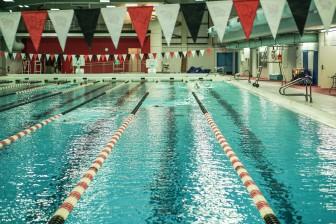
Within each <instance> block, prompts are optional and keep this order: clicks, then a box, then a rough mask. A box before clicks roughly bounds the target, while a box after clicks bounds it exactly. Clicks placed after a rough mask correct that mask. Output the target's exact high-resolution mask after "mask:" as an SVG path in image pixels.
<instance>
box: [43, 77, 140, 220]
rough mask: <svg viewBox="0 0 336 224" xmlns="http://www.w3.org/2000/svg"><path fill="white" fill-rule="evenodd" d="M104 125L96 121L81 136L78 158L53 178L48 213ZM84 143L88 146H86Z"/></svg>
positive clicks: (60, 198)
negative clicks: (52, 191)
mask: <svg viewBox="0 0 336 224" xmlns="http://www.w3.org/2000/svg"><path fill="white" fill-rule="evenodd" d="M143 84H144V83H140V84H137V85H136V86H135V87H133V88H131V89H130V90H127V91H126V92H125V93H124V94H123V95H122V96H121V97H119V98H118V99H117V101H116V102H115V103H114V105H115V106H119V107H120V106H123V105H124V104H125V103H126V101H127V99H129V98H130V97H131V96H132V95H133V94H134V93H135V92H136V91H137V90H138V89H139V87H140V86H141V85H143ZM141 92H142V91H141ZM139 94H140V93H139ZM142 95H143V94H142ZM111 115H113V114H111ZM105 123H106V121H105V120H99V121H96V122H95V123H94V124H93V125H92V126H91V128H90V130H89V131H88V132H86V133H85V134H83V135H82V136H84V135H85V136H87V138H85V142H84V143H83V146H82V147H81V148H79V149H78V150H76V152H78V154H76V155H78V156H77V157H76V158H75V159H72V160H71V161H67V163H65V164H64V165H63V166H62V171H61V172H60V174H59V175H58V176H55V177H54V178H55V181H54V182H52V183H50V184H51V186H54V187H55V189H56V190H55V191H54V192H55V193H54V194H52V195H50V196H49V197H48V198H47V199H46V200H48V201H53V202H54V203H53V205H55V206H54V207H52V206H49V208H48V211H51V212H54V211H55V210H56V209H57V205H58V204H60V203H61V202H62V201H63V200H64V199H65V197H66V191H67V189H65V188H64V186H66V185H67V183H68V182H69V181H70V179H72V178H73V175H72V173H69V170H74V169H73V168H74V167H78V166H79V164H80V163H81V162H82V160H83V157H81V156H82V155H84V154H86V153H85V152H87V151H88V150H89V149H90V147H92V146H89V145H88V144H90V143H92V142H94V141H95V140H96V139H97V138H98V137H99V136H100V135H101V134H102V133H104V132H99V130H100V129H101V127H102V126H104V125H103V124H105ZM86 142H87V143H88V144H86ZM76 155H74V156H76ZM41 210H43V209H41ZM41 210H40V211H41ZM48 211H46V213H49V212H48ZM37 215H38V214H37Z"/></svg>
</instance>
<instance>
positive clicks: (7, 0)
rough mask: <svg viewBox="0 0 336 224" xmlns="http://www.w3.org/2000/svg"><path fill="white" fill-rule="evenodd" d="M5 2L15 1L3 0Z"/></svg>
mask: <svg viewBox="0 0 336 224" xmlns="http://www.w3.org/2000/svg"><path fill="white" fill-rule="evenodd" d="M2 1H3V2H14V0H2Z"/></svg>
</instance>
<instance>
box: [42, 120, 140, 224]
mask: <svg viewBox="0 0 336 224" xmlns="http://www.w3.org/2000/svg"><path fill="white" fill-rule="evenodd" d="M134 116H135V115H134V114H130V115H129V116H128V118H127V119H126V120H125V121H124V123H123V124H122V125H121V126H120V127H119V129H118V130H117V131H116V132H115V133H114V134H113V136H112V138H111V139H110V141H109V142H108V143H107V144H106V146H105V147H104V148H103V149H102V150H101V152H100V153H99V154H98V156H97V158H96V159H95V161H94V162H93V163H92V164H91V166H90V168H89V169H88V170H87V171H86V172H85V174H84V175H83V176H82V178H81V179H80V180H79V182H78V183H77V185H76V187H75V188H73V189H72V191H71V192H70V194H69V196H68V197H67V198H66V199H65V200H64V202H63V203H62V204H61V206H60V207H59V208H58V210H57V211H56V212H55V214H54V215H53V216H52V218H51V219H50V221H49V222H48V223H50V224H61V223H64V222H65V220H66V219H67V218H68V216H69V214H70V213H71V211H72V210H73V208H74V207H75V206H76V204H77V202H78V201H79V199H80V198H81V196H82V195H83V194H84V192H85V190H86V189H87V188H88V187H89V185H90V183H91V182H92V180H93V178H94V177H95V176H96V174H97V173H98V171H99V169H100V168H101V167H102V165H103V163H104V162H105V160H106V159H107V158H108V156H109V155H110V153H111V152H112V149H113V147H114V146H115V144H116V143H117V142H118V140H119V139H120V137H121V135H122V134H123V133H124V131H125V130H126V128H127V127H128V126H129V124H130V123H131V121H132V120H133V119H134Z"/></svg>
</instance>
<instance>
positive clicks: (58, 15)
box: [48, 10, 74, 51]
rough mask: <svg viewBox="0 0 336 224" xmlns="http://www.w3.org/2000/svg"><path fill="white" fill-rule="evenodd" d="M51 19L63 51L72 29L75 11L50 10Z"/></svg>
mask: <svg viewBox="0 0 336 224" xmlns="http://www.w3.org/2000/svg"><path fill="white" fill-rule="evenodd" d="M48 14H49V18H50V20H51V22H52V24H53V26H54V28H55V31H56V34H57V37H58V41H59V43H60V45H61V48H62V50H63V51H64V49H65V44H66V40H67V37H68V33H69V30H70V27H71V23H72V19H73V15H74V11H73V10H50V11H48Z"/></svg>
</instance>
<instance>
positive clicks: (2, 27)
mask: <svg viewBox="0 0 336 224" xmlns="http://www.w3.org/2000/svg"><path fill="white" fill-rule="evenodd" d="M20 19H21V13H20V12H13V13H8V12H1V13H0V31H1V33H2V36H3V37H4V39H5V42H6V45H7V48H8V50H9V52H12V50H13V45H14V41H15V35H16V32H17V29H18V27H19V23H20Z"/></svg>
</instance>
